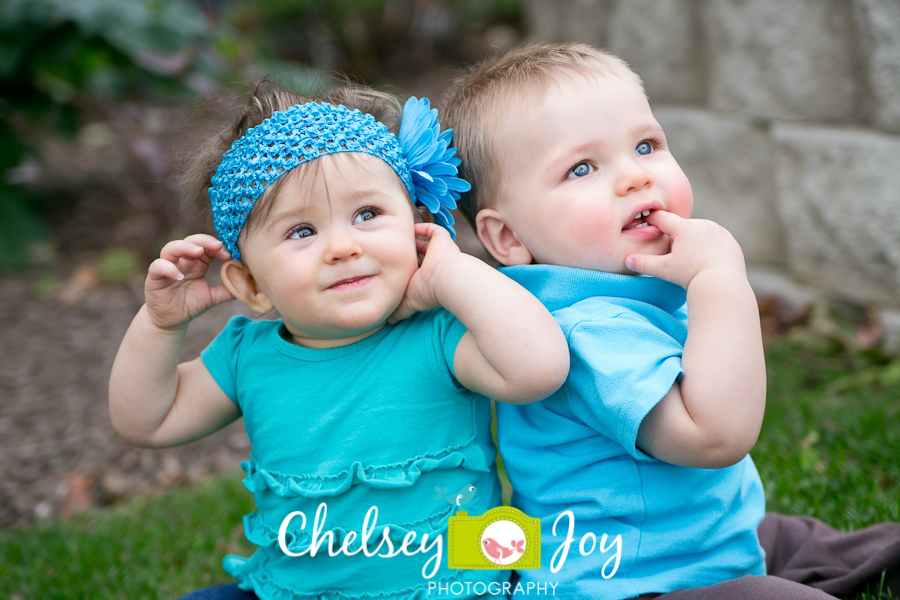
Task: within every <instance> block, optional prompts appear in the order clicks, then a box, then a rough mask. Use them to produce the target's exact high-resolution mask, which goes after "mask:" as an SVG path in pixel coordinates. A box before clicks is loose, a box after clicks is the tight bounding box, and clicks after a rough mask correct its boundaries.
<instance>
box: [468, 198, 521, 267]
mask: <svg viewBox="0 0 900 600" xmlns="http://www.w3.org/2000/svg"><path fill="white" fill-rule="evenodd" d="M475 232H476V233H477V234H478V239H479V240H481V243H482V244H483V245H484V247H485V249H486V250H487V251H488V252H490V254H491V256H493V257H494V258H496V259H497V261H498V262H500V263H501V264H503V265H506V266H507V267H512V266H515V265H530V264H531V263H532V256H531V252H530V251H529V250H528V248H526V247H525V244H523V243H522V242H521V241H520V240H519V238H518V237H516V232H515V231H513V230H512V227H510V226H509V225H508V224H507V223H506V221H504V219H503V216H502V215H501V214H500V213H499V212H498V211H496V210H494V209H493V208H483V209H481V210H480V211H478V214H477V215H475Z"/></svg>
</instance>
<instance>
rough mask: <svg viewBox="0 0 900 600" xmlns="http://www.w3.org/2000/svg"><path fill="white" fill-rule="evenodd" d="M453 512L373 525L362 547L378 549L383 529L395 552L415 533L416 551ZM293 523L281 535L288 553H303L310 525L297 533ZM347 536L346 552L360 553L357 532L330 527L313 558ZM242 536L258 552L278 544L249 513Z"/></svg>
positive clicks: (309, 539)
mask: <svg viewBox="0 0 900 600" xmlns="http://www.w3.org/2000/svg"><path fill="white" fill-rule="evenodd" d="M455 509H456V507H455V506H448V507H447V509H446V510H442V511H440V512H438V513H435V514H433V515H429V516H428V517H425V518H423V519H419V520H418V521H411V522H409V523H399V524H388V525H381V524H376V525H375V527H374V529H373V531H372V534H371V537H370V538H369V540H368V542H367V543H366V547H367V548H369V551H373V550H375V549H376V548H378V546H379V544H381V540H382V537H383V535H384V529H385V527H388V528H389V529H388V539H389V540H390V541H391V542H392V543H394V547H395V548H398V547H399V546H400V544H402V543H403V538H404V537H406V535H407V534H408V533H410V532H415V534H416V537H415V540H414V543H415V546H416V547H418V545H419V544H420V543H421V540H422V535H423V534H428V535H429V536H430V537H432V536H433V534H437V533H443V532H444V531H446V529H447V517H448V516H450V515H451V514H453V511H454V510H455ZM294 523H296V526H294V527H289V528H288V530H287V532H286V534H285V544H286V546H287V549H288V550H289V551H290V552H306V551H307V550H308V549H309V547H310V544H311V543H312V534H311V533H310V531H312V522H311V521H310V520H309V518H308V520H307V523H306V528H304V529H300V524H301V523H302V520H301V519H299V518H297V519H295V520H294V521H292V525H293V524H294ZM351 532H353V533H355V538H354V540H353V541H352V542H351V543H350V545H348V546H347V551H350V552H355V551H357V550H360V549H361V548H362V531H361V530H348V529H344V528H343V527H334V528H331V529H328V530H326V531H322V532H321V533H320V534H319V540H321V541H320V544H319V549H318V551H317V554H318V553H322V554H327V553H328V547H329V545H330V546H331V547H332V548H334V549H339V548H341V547H342V545H343V544H344V539H345V538H346V537H347V535H348V534H349V533H351ZM244 533H245V534H246V536H247V540H248V541H249V542H250V543H251V544H253V545H255V546H259V547H260V548H263V547H267V546H276V545H277V544H278V530H277V529H274V528H272V527H270V526H269V525H267V524H265V523H264V522H263V520H262V518H261V517H260V516H259V513H255V512H253V513H250V514H248V515H245V516H244ZM328 533H331V534H332V537H333V538H334V541H333V542H331V543H330V544H329V542H328V540H327V539H326V536H327V534H328Z"/></svg>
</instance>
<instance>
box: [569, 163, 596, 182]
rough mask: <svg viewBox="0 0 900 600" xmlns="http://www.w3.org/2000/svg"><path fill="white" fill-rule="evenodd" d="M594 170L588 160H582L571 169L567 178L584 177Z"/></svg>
mask: <svg viewBox="0 0 900 600" xmlns="http://www.w3.org/2000/svg"><path fill="white" fill-rule="evenodd" d="M593 172H594V167H593V166H591V165H590V164H588V163H586V162H580V163H578V164H577V165H575V166H574V167H572V168H571V169H569V174H568V175H566V178H567V179H575V178H577V177H584V176H586V175H590V174H591V173H593Z"/></svg>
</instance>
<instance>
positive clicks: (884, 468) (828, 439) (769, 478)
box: [0, 333, 900, 600]
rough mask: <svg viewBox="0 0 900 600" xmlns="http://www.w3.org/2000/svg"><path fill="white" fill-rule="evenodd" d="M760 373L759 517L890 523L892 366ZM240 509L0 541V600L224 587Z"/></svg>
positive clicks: (815, 348) (809, 358) (243, 547)
mask: <svg viewBox="0 0 900 600" xmlns="http://www.w3.org/2000/svg"><path fill="white" fill-rule="evenodd" d="M768 365H769V397H768V406H767V410H766V419H765V422H764V424H763V431H762V435H761V436H760V439H759V443H758V444H757V446H756V448H755V449H754V450H753V452H752V456H753V458H754V460H755V461H756V464H757V466H758V468H759V471H760V474H761V476H762V479H763V483H764V485H765V487H766V500H767V504H768V509H769V510H773V511H777V512H780V513H783V514H799V515H813V516H816V517H818V518H820V519H822V520H823V521H825V522H826V523H829V524H831V525H833V526H835V527H838V528H841V529H857V528H861V527H865V526H867V525H871V524H874V523H878V522H882V521H900V461H898V460H897V454H898V450H900V360H897V359H895V360H893V361H891V360H888V359H886V358H884V357H881V356H878V355H877V354H873V353H860V352H851V351H848V350H845V349H843V348H842V347H840V346H839V345H836V344H833V343H830V342H827V341H824V340H822V339H818V338H815V337H812V336H811V335H809V334H808V333H801V334H799V335H796V336H794V337H793V338H789V339H782V340H779V341H777V342H775V343H774V344H772V345H771V347H770V348H769V349H768ZM252 504H253V503H252V498H251V496H250V494H249V493H248V492H246V490H244V489H243V487H242V486H241V485H240V483H239V476H238V475H236V474H234V475H230V476H228V477H220V478H218V479H214V480H211V481H208V482H204V483H202V484H198V485H195V486H193V487H191V488H186V489H180V490H176V491H172V492H170V493H167V494H165V495H156V496H151V497H148V498H143V499H139V500H134V501H132V502H130V503H128V504H126V505H124V506H121V507H117V508H114V509H105V510H98V511H94V512H91V513H89V514H86V515H82V516H79V517H76V518H73V519H69V520H66V521H59V522H53V523H49V524H43V525H39V526H35V527H32V528H28V529H23V530H17V531H6V532H2V533H0V598H3V599H10V600H11V599H14V598H19V599H20V600H32V599H41V600H43V599H55V598H90V599H104V598H111V599H118V598H127V599H128V600H138V599H165V600H171V599H173V598H177V597H178V596H179V595H181V594H183V593H186V592H188V591H190V590H193V589H197V588H200V587H204V586H209V585H215V584H217V583H227V582H229V577H228V576H227V575H226V574H225V573H224V572H223V571H222V568H221V560H222V557H223V556H224V555H225V554H229V553H238V554H244V555H249V554H250V553H251V552H252V547H251V546H250V545H249V544H247V542H245V541H244V540H243V530H242V527H241V524H240V523H241V517H242V516H243V515H244V514H245V513H247V512H249V511H250V510H252V507H253V506H252ZM883 597H884V598H887V597H888V596H886V595H885V596H883ZM881 598H882V595H881V593H880V592H879V590H871V592H870V593H869V594H865V595H862V596H860V597H858V598H857V599H856V600H881Z"/></svg>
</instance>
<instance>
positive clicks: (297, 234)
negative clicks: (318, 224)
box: [288, 225, 316, 240]
mask: <svg viewBox="0 0 900 600" xmlns="http://www.w3.org/2000/svg"><path fill="white" fill-rule="evenodd" d="M314 235H316V230H315V229H313V228H312V227H310V226H309V225H300V226H299V227H295V228H294V229H292V230H291V232H290V233H289V234H288V238H289V239H292V240H299V239H302V238H308V237H311V236H314Z"/></svg>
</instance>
